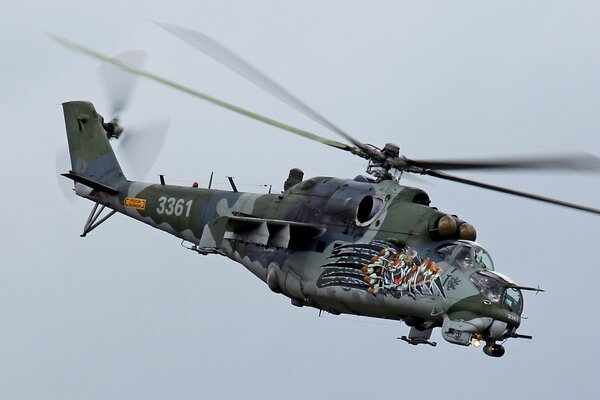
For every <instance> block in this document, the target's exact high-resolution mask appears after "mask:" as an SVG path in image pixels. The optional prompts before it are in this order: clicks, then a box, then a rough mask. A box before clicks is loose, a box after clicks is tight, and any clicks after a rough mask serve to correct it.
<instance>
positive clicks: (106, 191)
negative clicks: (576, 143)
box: [52, 24, 600, 357]
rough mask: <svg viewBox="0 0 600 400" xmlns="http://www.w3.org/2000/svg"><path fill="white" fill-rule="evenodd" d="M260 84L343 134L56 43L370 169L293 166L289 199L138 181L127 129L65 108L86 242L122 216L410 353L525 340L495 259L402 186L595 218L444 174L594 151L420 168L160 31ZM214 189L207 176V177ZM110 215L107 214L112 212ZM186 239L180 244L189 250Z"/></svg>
mask: <svg viewBox="0 0 600 400" xmlns="http://www.w3.org/2000/svg"><path fill="white" fill-rule="evenodd" d="M159 25H160V26H161V27H163V28H164V29H166V30H167V31H169V32H171V33H173V34H174V35H176V36H178V37H179V38H180V39H183V40H184V41H185V42H187V43H188V44H190V45H192V46H193V47H195V48H197V49H199V50H201V51H203V52H205V53H207V54H208V55H209V56H211V57H213V58H215V59H216V60H217V61H220V62H221V63H223V64H224V65H226V66H227V67H229V68H231V69H233V70H234V71H235V72H237V73H239V74H240V75H242V76H244V77H245V78H247V79H249V80H250V81H251V82H253V83H255V84H257V85H258V86H259V87H261V88H262V89H264V90H266V91H267V92H269V93H271V94H273V95H274V96H276V97H278V98H279V99H280V100H282V101H284V102H286V103H287V104H289V105H291V106H292V107H294V108H295V109H297V110H298V111H300V112H301V113H303V114H305V115H306V116H308V117H309V118H311V119H313V120H315V121H316V122H318V123H320V124H321V125H323V126H325V127H326V128H328V129H329V130H331V131H332V132H333V133H335V134H337V135H338V136H339V137H340V138H342V139H344V142H340V141H337V140H331V139H328V138H325V137H322V136H319V135H316V134H314V133H311V132H308V131H305V130H302V129H298V128H295V127H293V126H290V125H287V124H285V123H282V122H280V121H276V120H273V119H271V118H268V117H265V116H262V115H260V114H257V113H254V112H252V111H249V110H246V109H243V108H241V107H238V106H235V105H233V104H230V103H227V102H225V101H222V100H220V99H217V98H215V97H212V96H209V95H207V94H204V93H202V92H199V91H196V90H194V89H191V88H188V87H185V86H183V85H181V84H179V83H176V82H173V81H170V80H168V79H165V78H163V77H160V76H157V75H155V74H152V73H150V72H148V71H146V70H143V69H141V68H140V67H138V66H133V65H130V64H127V63H126V62H123V61H121V60H119V59H117V58H111V57H108V56H105V55H102V54H100V53H97V52H95V51H93V50H91V49H89V48H86V47H84V46H81V45H78V44H76V43H73V42H71V41H68V40H65V39H62V38H59V37H57V36H53V35H52V37H53V38H54V39H55V40H57V41H58V42H60V43H61V44H63V45H65V46H66V47H67V48H69V49H71V50H74V51H76V52H79V53H83V54H85V55H87V56H90V57H93V58H95V59H98V60H100V61H103V62H106V63H109V64H111V65H114V66H115V67H117V68H119V69H121V70H124V71H127V72H129V73H131V74H133V75H138V76H143V77H146V78H148V79H150V80H154V81H156V82H159V83H161V84H164V85H167V86H170V87H172V88H174V89H177V90H180V91H183V92H185V93H188V94H190V95H193V96H195V97H199V98H201V99H203V100H206V101H208V102H210V103H213V104H215V105H218V106H220V107H224V108H226V109H229V110H231V111H234V112H236V113H239V114H242V115H245V116H247V117H250V118H253V119H256V120H259V121H261V122H264V123H266V124H270V125H273V126H276V127H278V128H280V129H283V130H286V131H289V132H291V133H294V134H296V135H300V136H302V137H305V138H307V139H310V140H313V141H316V142H319V143H322V144H325V145H327V146H330V147H333V148H336V149H339V150H342V151H345V152H348V153H350V154H353V155H355V156H358V157H360V158H363V159H365V160H366V161H367V169H366V175H359V176H357V177H356V178H353V179H346V178H337V177H313V178H310V179H305V178H304V173H303V171H302V170H300V169H298V168H293V169H291V170H290V171H289V174H288V176H287V179H286V180H285V182H284V185H283V189H284V190H283V191H282V192H281V193H268V194H256V193H246V192H240V191H238V190H237V187H236V186H235V184H234V183H233V180H230V182H231V186H232V190H231V191H229V190H217V189H212V188H211V183H209V185H208V188H200V187H196V186H192V187H190V186H176V185H168V184H166V182H165V180H164V178H163V176H161V179H160V183H144V182H138V181H131V180H128V179H127V178H126V175H125V173H124V171H123V170H122V168H121V166H120V164H119V161H118V159H117V157H116V155H115V153H114V151H113V148H112V146H111V144H110V142H109V139H111V138H114V139H117V140H120V139H119V137H120V136H121V135H123V136H124V135H127V130H126V129H124V128H122V127H121V126H120V125H119V120H118V119H113V120H111V121H110V122H108V123H106V122H104V118H103V117H102V116H100V115H99V114H98V113H97V111H96V109H95V107H94V105H93V104H92V103H90V102H87V101H69V102H66V103H63V112H64V119H65V125H66V131H67V140H68V145H69V152H70V158H71V170H70V171H69V172H66V173H64V174H62V175H63V176H64V177H66V178H69V179H71V180H72V181H73V182H74V190H75V193H76V194H77V195H78V196H80V197H83V198H85V199H88V200H91V201H92V202H93V203H94V206H93V208H92V211H91V213H90V215H89V217H88V219H87V221H86V223H85V225H84V229H83V233H82V235H81V236H86V235H87V234H88V233H90V232H91V231H92V230H93V229H95V228H96V227H98V226H99V225H100V224H102V223H103V222H104V221H106V220H107V219H108V218H110V217H111V216H112V215H114V214H115V213H120V214H123V215H126V216H128V217H131V218H133V219H136V220H138V221H140V222H143V223H145V224H147V225H150V226H151V227H153V228H156V229H160V230H163V231H165V232H167V233H169V234H171V235H174V236H176V237H178V238H180V239H182V241H183V242H187V243H189V244H190V245H189V246H188V248H189V249H190V250H192V251H194V252H196V253H198V254H201V255H220V256H224V257H227V258H229V259H231V260H233V261H234V262H237V263H239V264H241V265H243V266H244V267H245V268H246V269H248V270H249V271H250V272H251V273H253V274H254V275H255V276H257V277H258V278H259V279H260V280H262V281H263V282H264V283H266V285H267V287H268V288H269V289H270V290H271V291H273V292H274V293H278V294H282V295H284V296H286V297H288V298H289V299H290V301H291V304H292V305H294V306H298V307H304V306H306V307H313V308H316V309H318V310H320V311H319V312H321V311H325V312H328V313H331V314H334V315H339V314H351V315H359V316H367V317H374V318H383V319H389V320H396V321H403V322H404V323H405V324H406V325H407V326H408V327H409V328H410V329H409V332H408V334H407V335H404V336H401V337H400V338H399V339H401V340H402V341H404V342H407V343H409V344H411V345H430V346H436V345H437V343H436V342H433V341H431V335H432V333H433V330H434V329H436V328H440V329H441V335H442V337H443V339H445V340H446V341H447V342H449V343H452V344H456V345H461V346H472V347H476V348H478V347H481V346H482V344H483V343H485V344H484V345H483V346H482V347H483V352H484V353H485V354H486V355H488V356H492V357H502V356H503V355H504V354H505V348H504V345H503V343H504V342H505V341H506V340H507V339H511V338H514V339H518V338H520V339H532V336H530V335H526V334H522V333H520V332H518V329H519V327H520V325H521V321H522V313H523V305H524V304H523V303H524V301H523V291H536V292H539V291H543V290H542V289H540V288H539V287H538V288H534V287H529V286H524V285H519V284H517V283H515V282H513V281H512V280H511V279H510V278H508V277H507V276H505V275H503V274H501V273H499V272H497V271H496V269H495V266H494V263H493V260H492V257H491V255H490V254H489V252H488V251H487V250H486V249H485V248H484V247H483V246H481V245H480V244H479V243H477V242H476V240H477V232H476V229H475V228H474V227H473V225H471V224H470V223H468V222H466V221H464V220H462V219H461V218H459V217H458V216H456V215H453V214H451V213H447V212H443V211H440V210H439V209H438V208H437V207H433V206H432V205H431V199H430V198H429V195H428V194H427V193H426V192H425V191H424V190H422V189H419V188H415V187H411V186H404V185H401V184H400V179H401V177H402V175H403V174H405V173H406V174H419V175H425V176H430V177H434V178H438V179H443V180H448V181H453V182H457V183H462V184H466V185H471V186H475V187H479V188H483V189H488V190H493V191H497V192H502V193H506V194H511V195H515V196H519V197H524V198H529V199H532V200H537V201H541V202H546V203H550V204H554V205H558V206H562V207H568V208H572V209H576V210H579V211H584V212H588V213H592V214H600V209H596V208H592V207H587V206H583V205H579V204H574V203H570V202H566V201H562V200H557V199H553V198H549V197H544V196H539V195H536V194H532V193H527V192H523V191H517V190H513V189H509V188H505V187H500V186H496V185H491V184H487V183H484V182H479V181H475V180H470V179H466V178H462V177H459V176H455V175H451V174H448V173H447V172H445V171H447V170H578V171H581V170H584V171H586V170H587V171H590V170H594V171H595V170H598V169H600V160H599V159H598V158H596V157H594V156H592V155H571V156H559V157H531V158H511V159H496V160H490V159H488V160H414V159H411V158H408V157H406V156H404V155H401V154H400V149H399V147H398V146H397V145H395V144H392V143H387V144H385V145H384V146H383V147H381V148H379V147H377V146H374V145H371V144H366V143H363V142H361V141H359V140H357V139H355V138H354V137H353V136H351V135H349V134H348V133H346V132H345V131H343V130H341V129H340V128H338V127H337V126H336V125H334V124H333V123H331V122H330V121H328V120H327V119H325V118H324V117H323V116H321V115H320V114H318V113H317V112H316V111H314V110H313V109H312V108H310V107H309V106H308V105H306V104H305V103H303V102H302V101H301V100H299V99H298V98H296V97H295V96H294V95H292V94H291V93H289V92H288V91H287V90H285V89H284V88H283V87H281V86H280V85H278V84H277V83H275V82H274V81H272V80H271V79H270V78H268V77H267V76H266V75H264V74H263V73H261V72H260V71H259V70H258V69H256V68H255V67H253V66H252V65H250V64H249V63H247V62H246V61H244V60H243V59H241V58H240V57H239V56H237V55H236V54H235V53H233V52H232V51H230V50H228V49H227V48H225V47H224V46H222V45H221V44H219V43H218V42H216V41H215V40H213V39H211V38H209V37H207V36H205V35H203V34H201V33H199V32H195V31H193V30H189V29H186V28H181V27H178V26H175V25H167V24H159ZM211 182H212V177H211ZM106 209H108V210H110V211H108V213H107V214H106V215H104V214H103V213H104V211H105V210H106ZM183 242H182V243H183Z"/></svg>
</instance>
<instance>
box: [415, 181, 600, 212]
mask: <svg viewBox="0 0 600 400" xmlns="http://www.w3.org/2000/svg"><path fill="white" fill-rule="evenodd" d="M423 174H425V175H429V176H433V177H435V178H440V179H444V180H447V181H452V182H458V183H464V184H465V185H471V186H475V187H479V188H483V189H488V190H493V191H496V192H502V193H506V194H512V195H514V196H519V197H525V198H528V199H532V200H538V201H543V202H545V203H550V204H555V205H558V206H562V207H568V208H574V209H576V210H581V211H587V212H590V213H593V214H600V209H597V208H591V207H587V206H582V205H579V204H574V203H569V202H566V201H562V200H557V199H553V198H550V197H545V196H539V195H537V194H532V193H527V192H521V191H518V190H514V189H508V188H505V187H501V186H496V185H490V184H489V183H483V182H478V181H474V180H471V179H465V178H461V177H458V176H454V175H449V174H446V173H444V172H439V171H433V170H425V171H423Z"/></svg>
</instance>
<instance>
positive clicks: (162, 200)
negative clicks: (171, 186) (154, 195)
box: [156, 196, 167, 214]
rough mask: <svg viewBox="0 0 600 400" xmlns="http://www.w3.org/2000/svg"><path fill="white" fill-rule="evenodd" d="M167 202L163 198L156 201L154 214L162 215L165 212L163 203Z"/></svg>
mask: <svg viewBox="0 0 600 400" xmlns="http://www.w3.org/2000/svg"><path fill="white" fill-rule="evenodd" d="M166 202H167V198H166V197H165V196H163V197H161V198H159V199H158V207H157V208H156V212H157V213H159V214H163V213H164V212H165V203H166Z"/></svg>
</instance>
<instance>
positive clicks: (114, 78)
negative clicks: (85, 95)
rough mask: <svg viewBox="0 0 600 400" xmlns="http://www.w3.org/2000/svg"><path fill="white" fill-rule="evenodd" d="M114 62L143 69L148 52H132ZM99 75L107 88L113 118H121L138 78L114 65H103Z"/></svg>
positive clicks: (118, 57)
mask: <svg viewBox="0 0 600 400" xmlns="http://www.w3.org/2000/svg"><path fill="white" fill-rule="evenodd" d="M112 60H115V61H118V62H121V63H124V64H127V65H131V66H134V67H136V68H141V67H142V66H143V65H144V61H145V60H146V52H144V51H141V50H130V51H127V52H124V53H121V54H119V55H117V56H115V57H112ZM98 73H99V74H100V78H101V79H102V81H103V84H104V87H105V88H106V94H107V96H108V99H109V101H110V105H111V115H112V116H113V117H116V116H119V115H120V114H121V113H122V112H123V110H125V108H127V104H128V103H129V100H130V98H131V95H132V93H133V90H134V89H135V85H136V83H137V79H136V78H137V77H136V76H135V75H134V74H132V73H131V72H128V71H127V70H125V69H122V68H118V67H116V66H115V64H114V63H110V64H109V63H105V64H102V65H101V66H100V67H99V69H98Z"/></svg>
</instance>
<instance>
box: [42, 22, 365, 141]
mask: <svg viewBox="0 0 600 400" xmlns="http://www.w3.org/2000/svg"><path fill="white" fill-rule="evenodd" d="M49 35H50V37H51V38H52V39H54V40H56V41H57V42H59V43H61V44H62V45H63V46H65V47H67V48H68V49H70V50H73V51H75V52H78V53H82V54H85V55H87V56H89V57H92V58H95V59H97V60H100V61H104V62H107V63H110V64H113V65H115V66H117V67H119V68H122V69H124V70H126V71H129V72H132V73H134V74H137V75H141V76H144V77H146V78H148V79H150V80H153V81H155V82H158V83H162V84H163V85H166V86H170V87H172V88H174V89H177V90H180V91H182V92H185V93H187V94H190V95H192V96H194V97H198V98H201V99H203V100H205V101H208V102H209V103H212V104H215V105H217V106H219V107H222V108H226V109H228V110H230V111H233V112H236V113H238V114H241V115H244V116H246V117H249V118H252V119H255V120H257V121H260V122H263V123H265V124H268V125H271V126H274V127H277V128H279V129H283V130H286V131H288V132H292V133H295V134H296V135H299V136H302V137H305V138H307V139H311V140H314V141H316V142H319V143H323V144H326V145H328V146H331V147H335V148H338V149H342V150H345V151H349V152H352V153H356V152H357V149H355V148H354V147H352V146H349V145H347V144H344V143H340V142H338V141H336V140H331V139H326V138H324V137H322V136H319V135H316V134H314V133H311V132H308V131H305V130H303V129H299V128H295V127H293V126H291V125H287V124H285V123H283V122H280V121H276V120H274V119H271V118H269V117H265V116H263V115H260V114H257V113H255V112H252V111H249V110H246V109H244V108H241V107H238V106H236V105H233V104H231V103H227V102H225V101H223V100H219V99H217V98H216V97H212V96H209V95H207V94H204V93H202V92H199V91H197V90H194V89H191V88H189V87H186V86H184V85H182V84H180V83H177V82H174V81H171V80H168V79H166V78H162V77H160V76H158V75H155V74H153V73H151V72H148V71H145V70H143V69H141V68H136V67H133V66H131V65H128V64H125V63H123V62H121V61H119V60H116V59H113V58H111V57H108V56H105V55H103V54H100V53H98V52H96V51H94V50H91V49H88V48H87V47H84V46H81V45H79V44H77V43H74V42H71V41H69V40H66V39H62V38H60V37H58V36H56V35H53V34H49Z"/></svg>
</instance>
